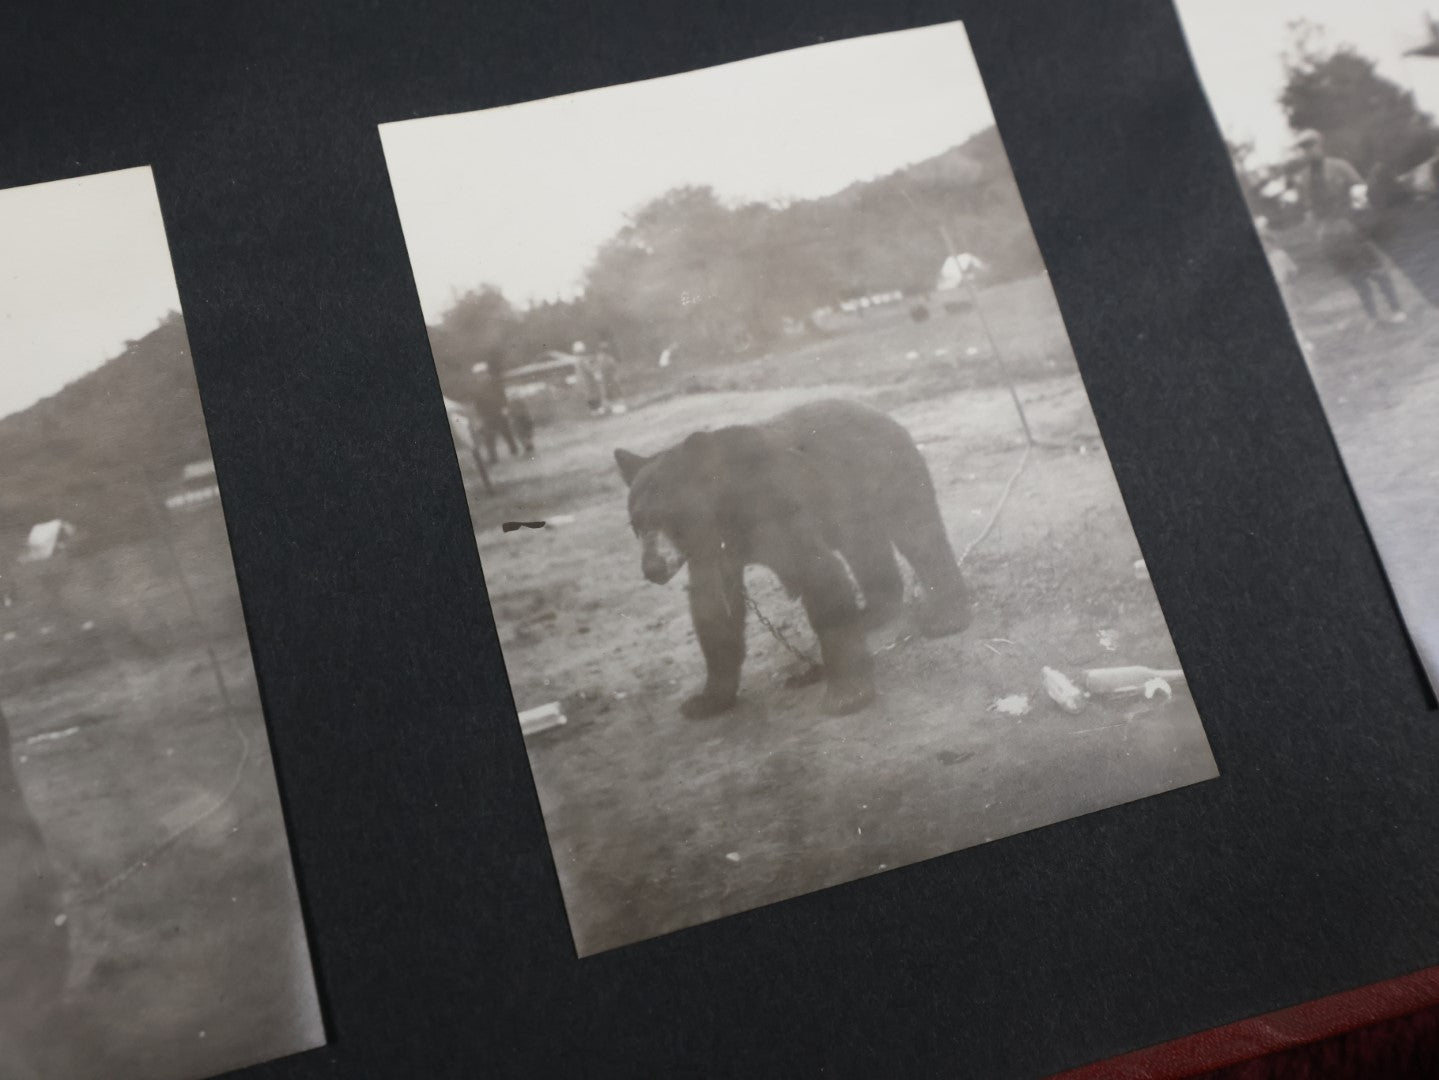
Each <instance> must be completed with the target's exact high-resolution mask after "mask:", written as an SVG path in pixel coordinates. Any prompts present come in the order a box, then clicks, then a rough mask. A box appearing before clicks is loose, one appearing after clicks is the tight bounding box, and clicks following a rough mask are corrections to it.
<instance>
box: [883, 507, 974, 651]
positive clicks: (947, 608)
mask: <svg viewBox="0 0 1439 1080" xmlns="http://www.w3.org/2000/svg"><path fill="white" fill-rule="evenodd" d="M925 489H926V490H925V491H924V492H923V493H922V497H920V495H919V493H916V498H915V499H914V504H913V505H912V506H910V507H909V508H908V509H907V511H906V512H905V513H904V514H902V515H900V516H899V517H898V518H897V519H895V521H894V522H893V529H894V531H893V534H892V535H893V537H894V544H895V547H897V548H899V551H900V554H901V555H903V556H904V557H905V559H906V560H908V562H909V565H910V566H912V567H914V574H915V577H917V578H919V584H920V587H921V589H922V594H923V606H922V608H921V610H920V616H919V622H920V628H921V629H922V630H923V631H924V633H925V635H926V636H927V637H945V636H947V635H949V634H958V633H959V632H960V631H962V630H964V629H965V628H966V627H967V626H969V622H970V616H971V613H970V594H969V586H968V585H966V584H965V583H964V578H963V577H962V576H961V575H960V572H959V563H958V561H957V560H956V559H955V557H954V548H952V547H951V546H950V543H949V536H948V535H947V534H946V533H945V531H944V520H943V519H942V518H941V517H940V516H939V505H938V503H937V502H936V501H935V497H934V489H933V487H932V486H931V485H930V484H928V483H926V484H925Z"/></svg>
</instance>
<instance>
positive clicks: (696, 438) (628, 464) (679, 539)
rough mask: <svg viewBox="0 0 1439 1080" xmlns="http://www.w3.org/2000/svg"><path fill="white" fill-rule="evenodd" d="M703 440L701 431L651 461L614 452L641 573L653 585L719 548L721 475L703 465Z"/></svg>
mask: <svg viewBox="0 0 1439 1080" xmlns="http://www.w3.org/2000/svg"><path fill="white" fill-rule="evenodd" d="M706 442H707V438H706V436H705V435H704V433H697V434H695V435H691V436H690V437H689V438H688V439H686V440H685V441H684V442H683V443H682V444H680V445H679V446H676V447H674V448H673V449H671V450H665V451H663V452H661V453H658V454H654V455H652V456H650V457H644V456H643V455H640V454H635V453H631V452H630V451H628V450H616V451H615V464H617V465H618V466H619V469H620V475H621V476H622V477H624V481H625V483H626V484H628V485H629V489H630V496H629V509H630V527H631V528H633V529H634V531H635V535H636V536H637V537H639V540H640V544H641V546H642V549H643V550H642V554H641V556H640V570H641V571H642V572H643V573H644V576H645V579H646V580H647V581H653V582H654V583H656V584H657V585H663V584H665V583H666V582H667V581H669V580H670V579H671V578H673V577H674V576H675V574H677V573H679V570H680V567H682V566H684V565H685V563H687V562H689V561H690V560H691V559H693V558H695V557H696V556H697V555H700V554H701V553H704V552H707V551H709V550H710V549H711V548H715V547H718V546H719V545H720V537H719V522H718V520H717V513H718V510H719V500H718V498H717V493H716V491H715V487H716V483H717V481H718V480H719V477H717V476H716V475H715V474H714V470H713V469H711V468H708V467H706V465H705V458H706V456H707V455H706V453H705V443H706Z"/></svg>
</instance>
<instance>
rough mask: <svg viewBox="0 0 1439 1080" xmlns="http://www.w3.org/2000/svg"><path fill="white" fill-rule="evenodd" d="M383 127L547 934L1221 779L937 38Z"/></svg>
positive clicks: (969, 86) (841, 873)
mask: <svg viewBox="0 0 1439 1080" xmlns="http://www.w3.org/2000/svg"><path fill="white" fill-rule="evenodd" d="M380 133H381V140H382V143H383V148H384V153H385V159H386V163H387V167H388V169H389V173H390V179H391V184H392V187H393V190H394V194H395V199H396V204H397V208H398V211H399V217H400V222H401V225H402V227H403V231H404V236H405V241H406V245H407V248H408V251H409V254H410V259H411V266H412V269H413V273H414V278H415V282H416V288H417V293H418V301H419V304H420V307H421V309H422V311H423V314H424V319H425V322H426V325H427V327H428V331H429V336H430V341H431V346H432V351H433V356H434V361H435V365H436V368H437V370H438V374H439V382H440V387H441V390H442V392H443V397H444V408H445V410H446V412H447V414H448V417H449V422H450V429H451V432H452V434H453V435H454V440H455V446H456V451H457V460H458V467H459V473H460V476H461V477H462V478H463V482H464V485H465V489H466V493H467V495H468V501H469V509H470V513H471V518H472V522H473V526H474V534H475V542H476V546H477V549H478V553H479V559H480V564H481V568H482V570H483V574H484V582H485V587H486V589H487V591H488V603H489V605H490V608H491V610H492V611H493V614H494V619H495V624H496V627H497V629H498V632H499V639H500V646H501V649H502V651H503V654H504V658H505V664H506V668H507V671H508V675H509V679H510V685H511V689H512V692H513V698H514V711H513V712H510V711H505V712H500V711H496V713H495V714H493V715H490V716H485V717H480V718H478V722H482V723H494V724H515V723H516V722H518V724H519V727H520V730H521V732H522V734H523V738H524V740H525V745H526V748H527V750H528V754H529V760H530V765H531V770H532V773H533V776H534V781H535V785H536V788H537V791H538V794H539V800H540V804H541V807H542V810H543V814H544V819H545V824H546V828H547V832H548V836H549V841H550V845H551V848H552V851H553V854H554V861H555V866H556V869H557V872H558V876H559V880H560V886H561V890H562V892H563V895H564V902H565V908H566V911H567V914H568V918H569V924H570V930H571V932H572V934H573V938H574V942H575V945H576V948H577V950H578V952H579V954H580V955H581V956H588V955H592V954H595V953H598V952H602V951H604V950H608V949H612V948H616V947H619V946H625V945H629V944H632V943H635V942H639V941H642V940H644V939H647V938H652V937H655V936H657V935H660V934H665V933H669V932H672V931H676V930H680V929H683V928H687V927H693V926H696V925H698V924H702V923H705V922H708V921H710V920H714V919H718V918H721V917H724V916H728V915H733V914H736V913H739V912H744V911H747V910H750V909H753V908H756V907H759V906H761V905H765V904H770V903H773V902H776V901H781V900H785V899H787V898H791V897H796V896H799V895H802V894H806V893H810V892H813V891H815V890H819V889H824V888H827V887H830V886H835V885H840V884H842V883H844V882H849V881H853V880H855V879H858V878H863V877H866V876H868V875H873V874H877V873H880V872H883V871H887V870H892V869H896V868H899V867H903V866H905V865H907V864H912V863H915V862H918V861H920V860H926V859H931V858H934V857H937V856H943V855H948V854H950V853H953V852H956V851H960V850H962V849H965V848H969V847H972V846H974V845H978V844H983V843H986V842H988V841H992V840H999V839H1001V838H1003V837H1006V836H1010V835H1013V834H1015V833H1019V832H1022V831H1025V830H1029V829H1034V828H1038V827H1040V826H1044V825H1048V824H1052V823H1055V822H1059V821H1063V820H1066V819H1069V818H1073V817H1075V816H1078V815H1081V814H1087V813H1090V812H1093V811H1099V810H1103V809H1105V808H1109V807H1113V806H1116V805H1118V804H1121V803H1125V802H1129V801H1132V800H1136V799H1140V798H1143V797H1147V796H1152V795H1159V794H1161V793H1163V792H1167V791H1170V790H1172V789H1175V788H1179V787H1182V786H1185V785H1189V784H1194V783H1196V782H1199V781H1204V780H1208V779H1211V778H1214V777H1215V776H1217V775H1218V773H1217V769H1216V765H1215V761H1214V759H1213V756H1212V755H1211V752H1210V749H1209V744H1208V741H1207V739H1206V736H1205V732H1204V728H1203V726H1202V724H1201V722H1200V717H1199V714H1198V712H1197V710H1196V707H1195V704H1194V700H1193V697H1192V696H1191V693H1190V690H1189V687H1188V683H1187V680H1186V678H1185V673H1184V670H1183V667H1182V664H1181V662H1180V657H1179V655H1178V653H1177V651H1176V649H1175V646H1174V643H1173V642H1172V641H1171V638H1170V634H1169V631H1168V628H1167V626H1166V623H1165V618H1164V615H1163V613H1162V612H1161V610H1160V607H1159V603H1158V600H1157V598H1156V595H1155V591H1154V588H1153V586H1152V584H1151V582H1150V578H1149V574H1148V570H1147V567H1146V563H1145V559H1144V557H1143V552H1142V551H1141V549H1140V545H1139V541H1138V539H1137V538H1136V536H1135V534H1134V531H1133V528H1132V526H1131V524H1130V521H1129V518H1128V515H1127V514H1126V511H1125V505H1124V501H1123V498H1122V497H1121V494H1120V491H1119V487H1118V484H1117V482H1116V480H1115V476H1114V473H1113V471H1112V469H1111V467H1110V464H1109V460H1108V458H1107V456H1106V454H1105V447H1104V443H1103V440H1102V439H1101V437H1100V433H1099V431H1098V428H1097V426H1096V423H1095V419H1094V416H1093V414H1092V412H1091V409H1090V404H1089V400H1088V398H1087V396H1086V394H1085V390H1084V386H1083V383H1082V382H1081V379H1080V376H1079V371H1078V367H1077V364H1076V359H1075V356H1074V353H1073V351H1072V349H1071V347H1070V343H1069V339H1068V337H1067V335H1066V331H1065V327H1064V324H1063V321H1062V319H1061V316H1060V312H1059V309H1058V306H1057V303H1056V300H1055V297H1054V293H1053V291H1052V289H1051V287H1050V283H1049V279H1048V275H1047V273H1046V270H1045V266H1044V263H1043V260H1042V257H1041V255H1040V251H1039V248H1038V245H1037V243H1036V241H1035V238H1034V235H1033V233H1032V230H1031V228H1030V224H1029V221H1028V218H1027V216H1026V213H1025V209H1024V206H1023V203H1022V201H1021V198H1020V193H1019V189H1018V187H1017V185H1016V183H1015V179H1014V177H1013V175H1012V173H1011V171H1010V166H1009V162H1008V159H1007V157H1006V154H1005V150H1004V146H1003V143H1002V141H1001V138H1000V132H999V131H998V130H997V129H996V126H995V121H994V118H993V116H992V114H991V112H990V108H989V103H988V99H987V97H986V94H985V89H984V85H983V83H982V81H981V78H980V75H979V70H978V67H977V65H976V63H975V60H974V57H973V55H972V53H971V50H970V46H969V41H968V38H967V35H966V34H965V31H964V28H963V26H962V25H961V24H959V23H948V24H944V25H939V26H933V27H928V28H923V29H916V30H906V31H901V32H897V33H889V34H881V35H876V36H872V37H866V38H859V39H854V40H847V41H840V42H831V43H824V44H818V45H814V46H810V47H806V48H801V49H796V50H792V51H789V52H783V53H778V54H773V55H768V56H761V57H756V58H753V59H749V60H744V61H740V62H736V63H731V64H726V65H722V66H719V67H714V68H708V69H704V70H699V71H692V72H686V73H682V74H677V75H671V76H666V77H663V78H657V79H653V80H650V81H645V82H639V83H633V84H627V85H620V86H613V87H606V88H601V89H595V90H587V91H584V92H581V93H575V94H571V95H566V96H562V97H556V98H550V99H546V100H541V101H534V102H526V103H518V104H513V105H506V106H503V107H497V108H492V109H485V110H481V111H476V112H468V113H461V114H455V115H447V116H438V117H427V118H418V119H410V120H401V121H396V122H394V123H388V124H384V125H382V126H381V129H380ZM436 407H437V409H438V407H439V402H437V403H436ZM475 602H476V603H477V604H484V603H485V602H486V598H485V597H482V596H476V597H475Z"/></svg>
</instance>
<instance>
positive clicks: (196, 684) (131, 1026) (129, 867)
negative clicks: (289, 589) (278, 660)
mask: <svg viewBox="0 0 1439 1080" xmlns="http://www.w3.org/2000/svg"><path fill="white" fill-rule="evenodd" d="M173 540H174V541H175V550H174V552H173V553H172V552H171V551H169V550H168V549H167V548H166V547H165V546H164V545H162V544H160V543H159V542H158V540H157V539H153V538H152V539H151V540H149V541H146V542H136V543H131V544H125V545H121V546H117V547H110V548H106V549H103V550H90V551H86V550H84V549H77V550H75V551H72V552H66V553H64V554H62V555H59V556H57V557H56V559H55V560H52V562H51V563H50V564H44V565H36V566H33V567H28V568H22V569H23V570H24V571H25V572H22V573H21V574H20V575H19V578H20V580H19V581H18V587H17V590H16V599H15V601H14V603H12V605H11V606H10V607H7V608H5V609H4V610H3V611H0V664H3V666H4V670H5V672H6V677H7V681H6V686H5V692H6V697H5V702H4V705H5V713H6V715H7V717H8V718H9V721H10V725H11V734H12V738H13V743H14V746H13V750H14V756H15V765H16V772H17V775H18V777H19V780H20V784H21V788H22V790H23V791H24V793H25V796H26V800H27V802H28V803H29V805H30V808H31V810H32V812H33V813H34V815H35V817H36V819H37V821H38V823H39V825H40V828H41V830H42V832H43V833H44V835H45V839H46V842H47V844H48V846H49V849H50V853H51V856H52V858H53V859H54V860H55V862H56V863H57V869H58V871H59V873H60V875H61V877H62V879H63V880H64V882H65V885H66V894H65V897H64V917H65V918H66V920H67V923H68V926H69V929H70V933H71V940H72V951H73V967H72V971H71V972H70V978H69V988H70V995H71V998H72V1000H73V1003H74V1005H75V1010H74V1014H73V1020H74V1021H84V1022H85V1025H84V1026H83V1027H81V1028H77V1029H73V1030H66V1031H56V1032H55V1039H56V1041H57V1043H61V1044H64V1043H69V1044H70V1050H71V1051H72V1052H73V1056H74V1058H75V1059H76V1061H75V1064H73V1065H71V1066H68V1068H67V1071H66V1072H65V1073H64V1075H65V1077H66V1080H169V1078H179V1077H195V1076H209V1075H212V1074H214V1073H217V1072H221V1071H225V1070H227V1069H230V1068H234V1067H237V1066H240V1065H244V1064H248V1063H250V1062H253V1061H257V1060H261V1059H263V1058H267V1057H272V1056H276V1055H279V1054H283V1053H288V1052H290V1051H293V1050H299V1049H303V1048H305V1047H308V1046H312V1045H315V1043H316V1041H317V1040H318V1039H320V1038H321V1032H320V1028H319V1020H318V1007H317V1003H316V1001H315V997H314V991H313V989H312V982H311V978H310V969H309V963H310V961H309V955H308V950H307V947H306V944H305V940H304V932H303V929H302V926H301V924H300V921H299V914H298V908H297V906H296V899H295V890H294V883H293V878H292V873H291V868H290V862H289V854H288V851H287V848H286V844H285V834H284V825H283V822H282V820H281V816H280V807H279V801H278V797H277V794H276V791H275V783H274V776H273V771H272V767H271V762H270V755H269V750H268V743H267V740H266V736H265V730H264V724H263V720H262V716H261V709H260V701H259V696H258V693H257V690H256V686H255V677H254V671H253V668H252V666H251V663H250V656H249V647H248V642H247V640H246V637H245V634H244V624H243V620H242V618H241V614H240V608H239V595H238V592H237V591H236V586H235V581H234V576H233V572H232V570H231V568H230V566H229V561H228V558H229V554H228V552H229V549H228V547H227V546H225V545H224V532H223V523H222V520H221V518H220V514H219V512H218V509H215V508H205V509H202V510H199V511H192V512H190V513H188V514H184V515H177V517H176V521H175V535H174V536H173ZM174 555H178V557H179V559H180V560H181V562H182V563H183V564H184V565H185V570H186V575H187V577H188V578H189V580H190V582H191V584H192V586H193V588H194V590H195V596H196V601H197V603H196V611H197V612H198V615H199V619H198V622H199V625H197V619H196V617H195V613H192V611H191V609H190V606H189V604H188V603H187V602H186V601H185V598H184V594H183V592H182V591H181V590H180V588H179V582H178V577H177V575H176V573H175V565H174V562H173V556H174ZM206 640H209V641H210V642H211V643H212V645H213V649H214V660H215V661H216V662H218V667H219V669H220V672H221V673H222V678H217V677H216V664H215V663H213V662H212V659H211V656H210V654H209V652H207V650H206V648H205V646H204V642H205V641H206ZM222 683H223V687H224V689H225V691H226V692H227V694H228V707H227V701H226V696H225V694H222V690H221V686H222Z"/></svg>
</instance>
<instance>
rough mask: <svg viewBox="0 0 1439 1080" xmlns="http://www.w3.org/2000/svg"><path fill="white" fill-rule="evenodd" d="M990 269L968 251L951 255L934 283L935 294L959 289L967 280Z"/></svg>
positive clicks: (940, 269)
mask: <svg viewBox="0 0 1439 1080" xmlns="http://www.w3.org/2000/svg"><path fill="white" fill-rule="evenodd" d="M988 269H989V266H988V264H987V263H985V261H984V260H983V259H981V258H980V257H979V256H977V255H971V254H970V253H969V252H967V251H964V252H961V253H960V254H958V255H951V256H949V257H948V258H946V259H945V260H944V265H943V266H941V267H940V268H939V278H938V279H937V280H936V281H935V283H934V289H935V292H948V291H949V290H951V289H957V288H959V287H960V286H961V285H963V284H964V282H965V279H966V278H969V277H973V276H974V275H977V274H981V273H983V272H984V271H985V270H988Z"/></svg>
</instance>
